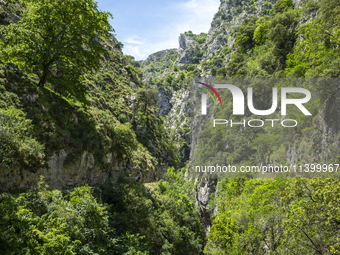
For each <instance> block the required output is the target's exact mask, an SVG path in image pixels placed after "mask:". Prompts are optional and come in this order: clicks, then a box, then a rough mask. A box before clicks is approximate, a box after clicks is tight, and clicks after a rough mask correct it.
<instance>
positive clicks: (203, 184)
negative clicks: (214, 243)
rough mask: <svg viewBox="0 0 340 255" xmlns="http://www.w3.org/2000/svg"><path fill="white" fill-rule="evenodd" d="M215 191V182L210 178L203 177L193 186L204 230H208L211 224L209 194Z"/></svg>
mask: <svg viewBox="0 0 340 255" xmlns="http://www.w3.org/2000/svg"><path fill="white" fill-rule="evenodd" d="M215 191H216V183H215V182H213V181H212V180H210V179H203V180H201V181H200V183H199V184H198V185H197V186H196V188H195V198H196V204H197V205H199V207H200V213H201V217H202V219H203V224H204V228H205V231H206V232H207V233H209V232H210V227H211V225H212V219H211V215H212V213H213V210H211V209H212V208H209V199H210V197H209V196H210V195H211V194H213V193H214V192H215Z"/></svg>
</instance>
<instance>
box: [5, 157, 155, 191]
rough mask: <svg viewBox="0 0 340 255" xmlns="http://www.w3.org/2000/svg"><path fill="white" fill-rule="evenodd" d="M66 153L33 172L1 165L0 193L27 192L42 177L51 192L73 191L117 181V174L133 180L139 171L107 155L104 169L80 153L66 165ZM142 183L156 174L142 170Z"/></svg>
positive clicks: (51, 158)
mask: <svg viewBox="0 0 340 255" xmlns="http://www.w3.org/2000/svg"><path fill="white" fill-rule="evenodd" d="M67 159H68V154H67V153H66V152H65V151H60V152H59V153H58V154H56V153H55V154H54V155H53V156H52V157H50V158H49V159H48V161H47V163H46V167H44V168H41V169H39V170H38V171H36V172H31V171H29V170H28V169H20V168H19V167H12V166H11V167H10V168H8V167H6V166H4V165H0V191H7V190H22V189H29V188H31V187H34V186H36V185H37V183H38V181H39V178H40V176H44V177H45V179H44V181H45V183H46V184H47V185H49V186H50V188H53V189H63V188H73V187H76V186H82V185H85V184H88V185H91V186H95V185H101V184H104V183H105V182H106V181H107V180H108V178H109V177H110V178H113V179H117V178H118V176H119V174H121V173H122V172H123V171H127V172H129V173H130V174H131V176H132V177H134V176H137V175H138V173H139V172H140V171H141V169H139V168H138V167H136V166H133V165H128V164H127V160H125V161H117V160H116V159H115V158H114V156H113V155H107V157H106V159H105V164H106V167H103V166H102V165H99V164H98V163H96V162H95V159H94V156H93V155H92V154H90V153H88V152H86V151H85V152H83V154H82V156H81V157H80V158H78V159H77V160H74V161H72V162H67ZM141 180H142V181H145V182H152V181H154V180H155V174H154V172H152V171H144V172H143V173H142V175H141Z"/></svg>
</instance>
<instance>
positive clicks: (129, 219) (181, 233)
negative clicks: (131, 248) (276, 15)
mask: <svg viewBox="0 0 340 255" xmlns="http://www.w3.org/2000/svg"><path fill="white" fill-rule="evenodd" d="M168 175H169V177H168V178H167V180H166V181H164V180H163V181H160V182H158V183H149V184H145V187H144V186H143V185H142V184H140V183H136V182H135V181H134V180H132V179H127V178H122V179H120V181H119V182H118V183H110V184H108V185H107V186H106V187H105V188H104V190H103V200H104V201H105V202H107V203H108V204H112V205H114V206H112V207H110V213H111V215H112V221H111V224H113V226H114V228H115V229H116V233H117V234H121V235H123V234H124V233H126V231H127V230H128V231H129V235H131V234H132V235H138V234H139V235H140V236H141V237H142V236H143V240H144V242H143V243H144V244H145V245H144V246H142V243H141V242H139V244H137V245H136V246H137V247H144V248H147V250H148V251H149V252H150V253H151V254H162V253H163V254H185V253H188V254H199V253H200V250H201V247H202V241H203V236H204V230H203V228H202V224H201V219H200V217H199V212H198V210H197V208H196V207H195V203H194V200H193V196H192V195H193V194H192V191H193V186H192V183H190V182H185V181H184V180H183V177H184V175H183V173H181V172H177V171H176V170H175V169H174V168H170V169H169V170H168ZM146 189H147V190H146ZM151 247H152V249H151ZM144 248H143V249H144ZM143 249H141V250H143ZM144 251H145V250H144ZM129 254H132V253H129Z"/></svg>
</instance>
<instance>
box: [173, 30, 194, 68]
mask: <svg viewBox="0 0 340 255" xmlns="http://www.w3.org/2000/svg"><path fill="white" fill-rule="evenodd" d="M178 41H179V49H178V53H179V57H178V59H177V60H176V61H175V63H174V64H192V63H193V62H192V59H193V57H194V56H195V54H194V51H193V50H192V49H194V48H195V47H197V46H198V45H199V44H198V42H196V41H195V40H194V39H192V38H191V37H190V36H187V35H185V34H181V35H180V36H179V39H178Z"/></svg>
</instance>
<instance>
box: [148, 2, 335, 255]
mask: <svg viewBox="0 0 340 255" xmlns="http://www.w3.org/2000/svg"><path fill="white" fill-rule="evenodd" d="M239 4H240V5H239V6H238V1H233V2H231V1H222V2H221V6H220V9H219V12H218V14H216V15H215V18H214V20H213V22H212V28H211V30H210V31H209V33H208V36H207V40H206V43H205V44H203V45H202V46H199V47H197V46H198V44H197V43H195V42H193V40H192V38H191V37H188V38H187V36H185V35H181V36H180V43H179V44H180V49H179V50H178V52H182V53H179V56H183V58H181V57H179V58H178V59H177V60H176V61H175V62H174V65H173V68H172V69H169V70H170V71H169V70H168V71H165V72H164V73H163V74H161V75H160V74H156V75H155V77H156V78H155V80H154V81H153V84H154V85H156V86H158V87H160V86H164V84H166V85H167V86H166V88H167V87H169V85H170V87H171V88H170V90H174V91H176V90H177V88H176V84H177V83H176V77H178V74H179V73H180V72H183V73H184V74H187V73H189V72H192V71H194V72H196V74H197V76H199V77H200V78H205V79H206V80H207V81H208V82H209V80H210V79H211V78H228V77H229V78H245V77H251V78H255V77H256V78H286V77H291V78H339V53H340V52H339V33H338V31H339V12H338V11H339V8H340V6H339V2H338V1H288V0H287V1H286V0H280V1H265V2H264V1H249V2H248V1H247V2H245V1H243V2H240V3H239ZM254 9H255V10H261V11H254V12H251V10H254ZM247 10H248V11H247ZM234 11H236V12H234ZM231 12H233V13H232V15H231V16H228V15H229V14H230V13H231ZM202 50H203V52H202ZM183 52H187V54H185V53H183ZM192 52H195V54H193V53H192ZM194 57H196V58H195V60H194V59H193V58H194ZM197 59H199V62H198V63H197ZM195 62H196V63H195ZM175 70H178V71H177V73H178V74H177V73H176V72H175ZM170 76H171V77H172V78H171V77H170ZM162 77H163V78H162ZM169 81H171V83H170V82H169ZM189 83H190V81H189V80H188V83H187V84H189ZM179 84H182V83H179ZM307 84H309V85H307ZM306 85H307V87H305V88H307V89H309V90H310V91H312V92H313V93H316V94H314V95H317V98H314V99H315V101H313V105H312V104H309V105H308V109H310V110H311V112H312V114H313V116H312V117H311V118H310V119H309V120H308V121H306V118H301V117H302V116H299V114H296V115H294V117H296V119H297V120H298V122H299V127H298V128H296V129H291V130H290V131H287V130H284V129H277V128H273V129H267V130H264V131H263V132H253V131H252V130H249V129H248V130H247V129H243V131H242V130H241V131H240V129H237V130H236V129H234V130H232V129H227V130H226V129H223V130H222V128H221V129H219V130H218V132H214V130H212V128H211V127H210V129H209V128H207V129H206V130H205V131H206V132H207V134H208V136H206V139H205V140H204V139H203V140H202V141H201V143H197V141H192V140H190V141H189V145H190V151H191V160H192V161H193V160H195V158H197V157H198V156H201V157H202V158H203V157H204V155H205V153H206V154H208V152H209V150H208V148H209V146H210V147H212V146H216V145H218V146H220V147H221V154H218V155H217V154H216V155H214V156H215V159H217V158H218V159H223V160H224V161H226V164H234V165H253V164H257V163H263V164H273V163H279V164H280V163H284V164H287V163H292V164H304V163H307V164H311V163H328V164H339V163H340V162H339V153H340V150H339V147H340V146H339V145H340V144H339V137H340V136H339V131H340V128H339V123H340V122H339V112H340V111H339V100H338V99H337V98H338V96H339V92H340V91H339V82H338V80H337V79H336V80H328V81H326V82H323V83H315V82H314V83H313V81H311V82H309V83H305V85H303V84H301V86H306ZM166 88H165V89H166ZM181 89H183V91H181V93H182V94H185V90H186V89H187V88H186V87H185V86H183V87H181ZM267 90H268V91H267V92H266V88H265V87H264V86H258V87H254V98H270V97H271V96H270V95H271V91H270V89H268V88H267ZM189 98H190V99H193V97H190V96H188V97H187V99H189ZM169 101H170V102H171V99H170V100H169ZM178 106H179V109H181V106H180V105H177V107H178ZM263 107H265V106H263V105H261V106H260V108H261V109H262V108H263ZM211 108H212V107H211ZM177 109H178V108H172V109H171V110H170V111H169V112H170V113H169V115H168V116H171V113H172V112H176V111H178V110H177ZM188 109H189V107H188ZM263 109H268V107H267V108H263ZM212 111H213V112H212V114H216V113H217V112H218V111H219V109H213V110H212ZM188 112H189V113H190V110H188ZM231 112H232V111H231V110H230V109H229V111H228V114H226V116H225V119H230V118H231ZM185 114H188V113H187V112H184V115H185ZM184 117H186V116H184ZM252 117H254V116H252V115H251V114H249V113H247V115H246V116H245V119H247V120H248V119H251V118H252ZM178 119H179V118H178ZM237 120H239V119H237ZM170 127H171V126H168V128H170ZM174 133H175V131H174ZM175 136H176V133H175ZM209 137H210V139H209ZM226 145H228V146H226ZM199 154H201V155H199ZM187 159H188V158H187ZM201 163H202V162H201ZM247 177H250V178H251V177H252V175H251V174H248V175H247ZM338 185H339V181H338V180H337V179H325V180H323V179H318V178H315V179H310V180H305V179H303V180H289V179H288V180H280V179H277V180H252V179H223V180H221V181H220V182H218V184H217V187H216V184H215V182H212V180H211V179H210V180H209V176H207V180H202V181H201V184H200V185H198V187H197V194H196V198H197V201H198V203H199V204H200V205H201V209H202V210H201V213H202V215H204V217H205V223H206V224H207V225H206V229H207V230H209V227H210V225H209V214H210V215H213V217H212V219H213V224H212V227H211V231H210V234H209V235H208V237H207V242H208V243H207V246H206V247H205V253H206V254H236V253H237V254H239V253H240V254H250V253H251V254H263V253H284V254H297V253H298V254H323V253H329V254H337V253H339V246H338V241H339V236H340V233H339V226H338V223H337V222H338V221H339V214H338V210H337V209H335V207H336V204H337V200H338V194H337V191H336V189H335V188H334V187H336V186H338ZM332 187H333V188H332ZM215 190H218V192H217V193H216V194H215V199H214V200H212V201H210V204H208V199H203V198H206V197H208V196H209V194H210V193H212V192H214V191H215ZM321 208H323V209H321ZM318 210H320V214H318V213H317V211H318ZM334 210H335V211H337V213H334V214H333V212H335V211H334ZM216 212H217V214H215V213H216ZM321 212H322V213H321ZM214 214H215V215H214ZM309 215H310V216H309ZM322 222H327V224H323V223H322ZM297 236H298V238H296V237H297ZM300 239H301V242H300V241H299V240H300Z"/></svg>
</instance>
